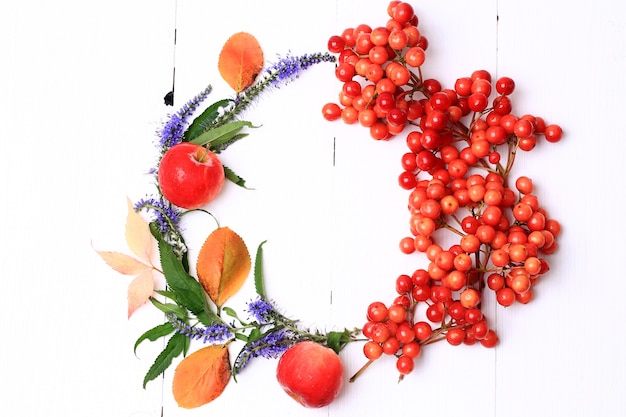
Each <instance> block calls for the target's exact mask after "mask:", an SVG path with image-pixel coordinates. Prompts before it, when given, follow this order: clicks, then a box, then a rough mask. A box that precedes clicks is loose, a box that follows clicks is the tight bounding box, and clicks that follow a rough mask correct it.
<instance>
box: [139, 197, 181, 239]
mask: <svg viewBox="0 0 626 417" xmlns="http://www.w3.org/2000/svg"><path fill="white" fill-rule="evenodd" d="M135 210H136V211H140V210H146V211H148V212H152V213H153V214H154V217H155V220H156V222H157V225H158V227H159V232H161V234H166V233H169V232H170V231H173V230H178V225H179V223H180V212H179V211H178V210H177V209H176V208H174V206H172V205H171V204H169V203H165V202H163V201H160V200H157V199H154V198H147V199H145V198H144V199H141V200H139V201H138V202H137V203H135Z"/></svg>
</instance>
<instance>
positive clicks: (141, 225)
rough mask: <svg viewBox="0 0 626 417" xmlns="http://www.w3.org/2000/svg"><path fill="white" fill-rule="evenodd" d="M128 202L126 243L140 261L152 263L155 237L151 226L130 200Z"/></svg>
mask: <svg viewBox="0 0 626 417" xmlns="http://www.w3.org/2000/svg"><path fill="white" fill-rule="evenodd" d="M127 202H128V215H127V216H126V242H127V244H128V247H129V248H130V250H131V251H133V253H134V254H135V255H137V256H138V257H139V259H142V260H144V261H145V262H146V263H150V262H151V259H152V251H153V242H154V241H153V237H152V233H150V226H149V225H148V222H147V221H145V220H144V218H143V217H141V215H140V214H139V213H137V212H136V211H135V209H134V208H133V203H132V202H131V201H130V199H127Z"/></svg>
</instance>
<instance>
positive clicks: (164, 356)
mask: <svg viewBox="0 0 626 417" xmlns="http://www.w3.org/2000/svg"><path fill="white" fill-rule="evenodd" d="M188 339H189V338H188V337H187V336H184V335H182V334H180V333H175V334H174V335H173V336H172V337H170V340H169V341H168V342H167V345H166V346H165V349H163V351H162V352H161V353H160V354H159V356H157V358H156V359H155V361H154V363H153V364H152V366H151V367H150V369H148V373H146V376H145V377H144V379H143V387H144V389H145V388H146V385H147V384H148V382H150V381H152V380H154V379H155V378H158V377H159V375H161V374H162V373H163V372H165V370H166V369H167V368H169V366H170V365H171V364H172V360H174V358H176V357H177V356H180V354H181V353H183V351H184V350H185V345H187V344H188Z"/></svg>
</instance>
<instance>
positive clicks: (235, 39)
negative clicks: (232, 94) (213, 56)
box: [217, 32, 264, 93]
mask: <svg viewBox="0 0 626 417" xmlns="http://www.w3.org/2000/svg"><path fill="white" fill-rule="evenodd" d="M263 63H264V58H263V50H262V49H261V45H259V41H257V39H256V38H255V37H254V36H252V35H251V34H249V33H246V32H239V33H236V34H234V35H233V36H231V37H230V38H229V39H228V40H227V41H226V43H225V44H224V46H223V48H222V52H221V53H220V57H219V61H218V63H217V67H218V69H219V71H220V74H221V75H222V78H223V79H224V81H226V82H227V83H228V85H230V86H231V87H232V88H233V90H235V91H236V92H237V93H239V92H241V91H243V90H245V89H246V88H248V87H250V86H251V85H252V84H253V83H254V80H255V79H256V77H257V75H258V74H259V73H260V72H261V69H262V68H263Z"/></svg>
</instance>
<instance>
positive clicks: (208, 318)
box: [196, 309, 222, 326]
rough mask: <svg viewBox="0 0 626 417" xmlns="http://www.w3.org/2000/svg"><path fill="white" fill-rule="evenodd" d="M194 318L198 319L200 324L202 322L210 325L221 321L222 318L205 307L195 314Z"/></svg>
mask: <svg viewBox="0 0 626 417" xmlns="http://www.w3.org/2000/svg"><path fill="white" fill-rule="evenodd" d="M196 318H197V319H198V321H199V322H200V323H202V324H204V325H205V326H210V325H212V324H215V323H218V322H221V321H222V319H220V317H219V316H218V315H217V314H215V313H214V312H213V311H212V310H209V309H206V310H204V311H202V312H201V313H199V314H196Z"/></svg>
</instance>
